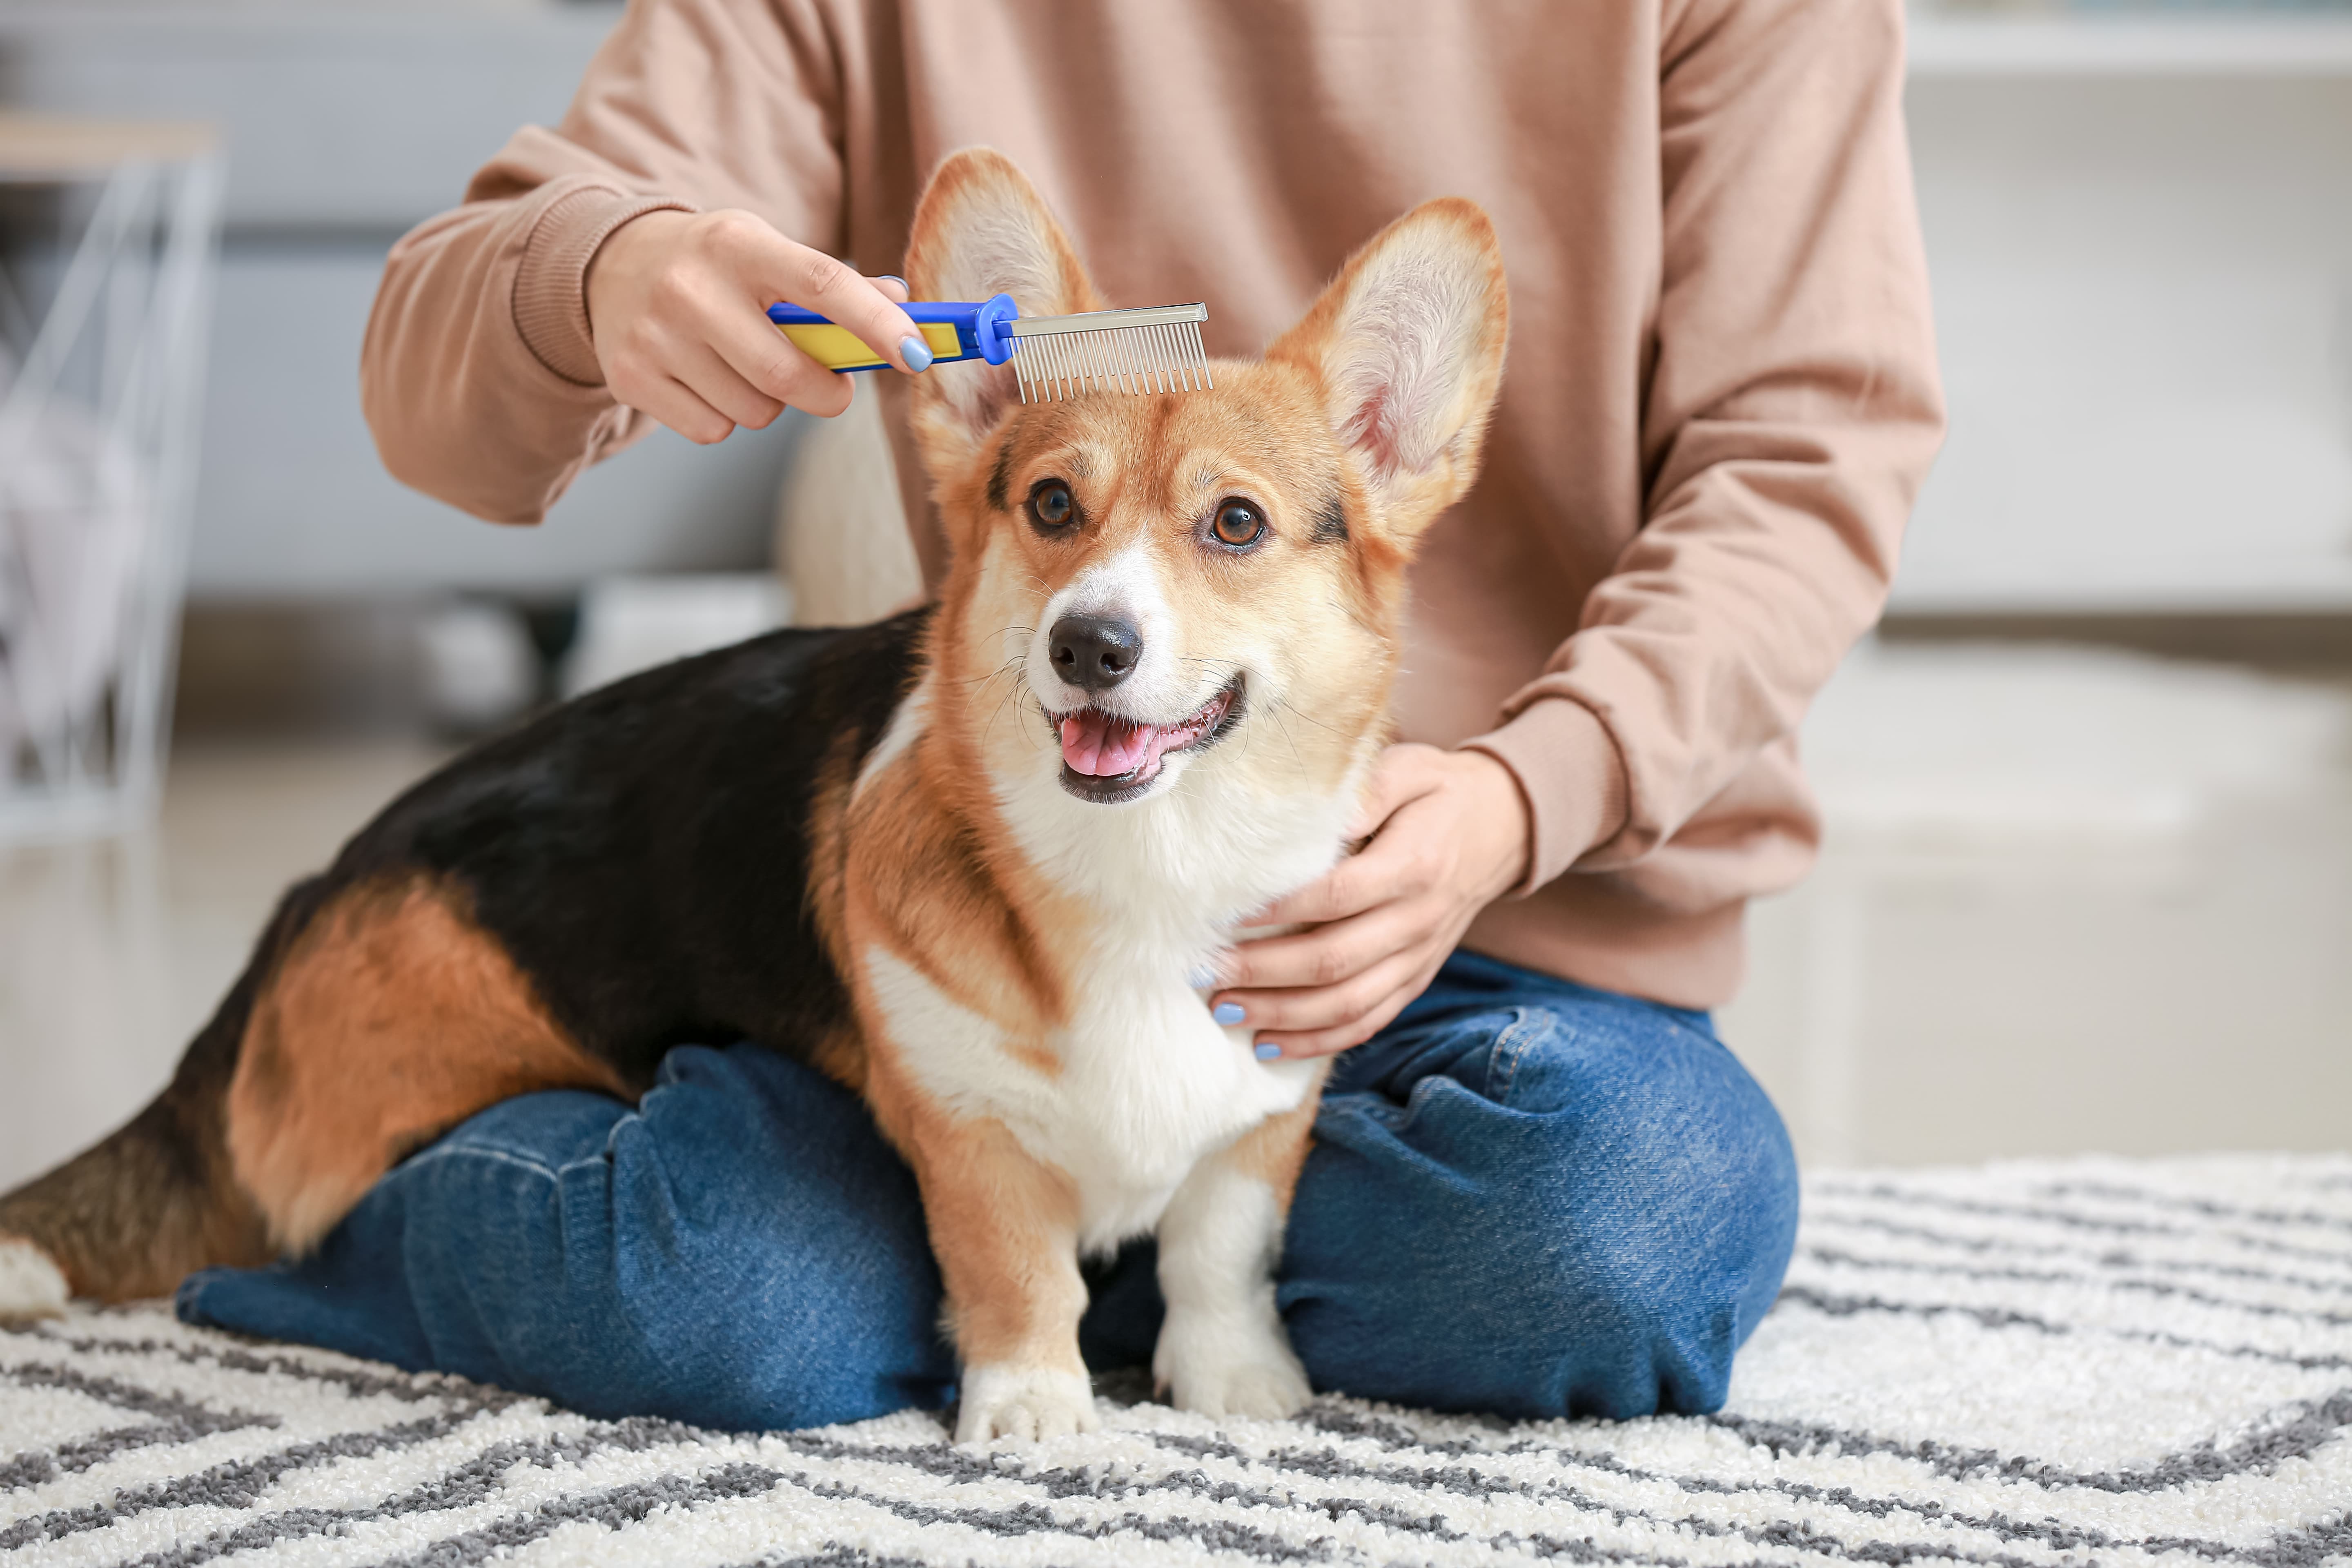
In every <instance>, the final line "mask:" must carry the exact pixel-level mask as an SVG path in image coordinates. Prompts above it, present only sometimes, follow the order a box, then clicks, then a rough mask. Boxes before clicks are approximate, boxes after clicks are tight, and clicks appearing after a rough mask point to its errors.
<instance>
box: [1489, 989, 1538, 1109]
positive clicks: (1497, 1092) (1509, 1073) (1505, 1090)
mask: <svg viewBox="0 0 2352 1568" xmlns="http://www.w3.org/2000/svg"><path fill="white" fill-rule="evenodd" d="M1540 1033H1542V1029H1541V1028H1540V1026H1538V1023H1537V1021H1536V1019H1535V1017H1534V1016H1533V1015H1532V1014H1530V1013H1529V1012H1528V1009H1527V1008H1525V1007H1514V1008H1512V1009H1511V1021H1510V1022H1509V1023H1507V1024H1506V1025H1504V1026H1503V1027H1502V1031H1501V1033H1499V1034H1497V1035H1496V1037H1495V1044H1494V1046H1493V1047H1492V1048H1490V1049H1489V1050H1488V1051H1487V1053H1486V1089H1485V1093H1486V1098H1487V1100H1490V1101H1492V1102H1493V1103H1495V1104H1496V1105H1500V1106H1505V1107H1507V1106H1509V1104H1510V1103H1511V1090H1512V1089H1513V1088H1514V1087H1516V1086H1517V1083H1518V1079H1519V1063H1520V1061H1521V1060H1523V1059H1524V1058H1526V1056H1527V1054H1528V1047H1529V1046H1531V1045H1533V1044H1534V1043H1535V1040H1536V1037H1537V1036H1538V1035H1539V1034H1540Z"/></svg>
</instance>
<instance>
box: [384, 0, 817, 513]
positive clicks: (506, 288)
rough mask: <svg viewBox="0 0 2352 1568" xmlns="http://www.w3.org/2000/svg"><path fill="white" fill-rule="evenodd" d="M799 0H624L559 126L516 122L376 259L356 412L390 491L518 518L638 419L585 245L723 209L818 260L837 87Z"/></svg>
mask: <svg viewBox="0 0 2352 1568" xmlns="http://www.w3.org/2000/svg"><path fill="white" fill-rule="evenodd" d="M831 32H832V29H830V28H828V27H827V26H825V25H824V18H823V17H822V16H819V15H817V13H816V10H815V0H807V3H806V4H800V3H794V0H779V3H777V4H774V5H769V4H757V3H750V0H632V3H631V5H630V6H629V8H628V11H627V13H626V14H625V16H623V18H622V20H621V22H620V23H619V25H618V26H616V27H615V28H614V32H613V34H612V36H611V37H609V38H607V39H606V40H605V42H604V47H602V48H601V49H600V50H598V52H597V54H596V58H595V59H594V60H593V62H592V63H591V64H590V66H589V68H588V73H587V75H586V77H585V79H583V81H582V83H581V86H580V90H579V93H578V95H577V96H576V97H575V98H574V99H573V100H572V108H571V110H570V111H569V112H568V113H567V114H566V115H565V117H564V120H563V122H562V125H561V126H559V127H558V128H557V129H555V130H553V131H549V130H546V129H543V128H541V127H538V126H526V127H525V128H524V129H523V130H521V131H520V132H517V133H516V134H515V136H514V137H513V139H512V140H510V141H509V142H508V143H507V145H506V146H505V147H504V148H503V149H502V150H500V152H499V154H498V156H497V157H495V158H493V159H492V160H491V161H490V162H489V163H488V164H486V165H484V166H483V168H482V169H481V170H480V171H479V172H478V174H475V176H474V178H473V182H472V184H470V185H469V186H468V187H467V192H466V200H465V205H462V206H459V207H457V209H456V210H454V211H451V212H447V213H444V214H442V215H441V216H438V217H435V218H431V219H428V220H426V221H425V223H422V224H420V225H418V226H416V227H415V229H412V230H411V231H410V232H409V233H408V234H406V235H405V236H404V237H402V238H401V240H400V242H399V243H398V244H396V245H394V247H393V249H392V253H391V255H390V257H389V258H387V260H386V262H385V266H384V275H383V282H382V283H381V284H380V285H379V286H378V289H377V291H376V299H375V308H374V310H373V312H372V313H371V315H370V317H369V320H368V329H367V336H366V339H365V342H364V344H363V346H362V350H361V356H360V401H361V406H362V410H363V411H364V413H365V414H366V416H367V422H368V427H369V429H370V430H371V431H372V432H373V434H374V437H375V443H376V450H377V452H378V454H379V455H380V456H381V457H382V458H383V464H384V467H385V468H387V469H389V470H390V471H391V472H392V474H393V476H394V478H395V479H399V480H401V481H402V482H403V483H404V484H407V485H411V486H414V487H415V489H420V490H423V491H425V493H426V494H427V495H431V496H434V497H436V498H438V499H439V500H445V501H447V502H448V503H449V504H451V505H452V506H456V507H460V508H462V509H464V510H467V511H469V512H472V513H473V514H474V515H476V516H477V517H481V518H486V519H488V520H489V521H494V522H536V521H539V520H540V519H541V518H542V517H544V516H545V515H546V514H547V510H548V508H549V507H551V506H552V505H553V504H554V502H555V500H556V499H557V498H558V497H559V496H561V495H562V493H563V491H564V489H566V488H567V487H568V486H569V485H570V484H571V483H572V479H574V478H575V477H576V476H577V475H578V474H579V472H580V470H581V469H583V468H586V467H587V466H588V465H589V464H590V463H593V462H594V461H596V460H597V459H598V458H603V457H604V456H605V455H606V454H608V453H610V452H612V451H614V450H616V449H618V448H619V447H623V446H625V445H626V444H627V443H628V442H630V441H632V440H634V439H635V438H636V437H638V436H639V435H641V434H643V433H644V431H645V430H646V428H648V427H649V421H647V420H646V418H645V417H644V416H641V415H638V414H636V413H635V411H633V410H630V409H626V408H624V407H622V406H620V405H618V404H616V403H615V402H614V400H613V396H612V394H611V393H610V392H609V391H607V390H606V389H605V387H604V384H603V377H602V374H601V373H600V371H599V370H598V367H597V363H596V353H595V348H594V345H593V342H592V341H591V339H590V336H589V327H588V312H587V306H586V301H585V296H584V293H583V286H584V282H585V279H586V276H587V271H588V263H589V261H590V260H591V259H592V258H593V257H594V255H595V253H596V247H598V246H599V245H601V244H602V243H603V242H604V237H606V236H607V235H609V234H611V233H612V232H613V231H614V229H616V228H618V227H619V226H621V225H623V224H625V223H626V222H628V221H629V220H630V219H631V218H634V217H637V216H642V215H643V214H645V213H647V212H652V211H656V210H659V209H663V208H671V209H677V210H680V211H689V212H690V211H696V210H703V209H709V208H714V207H723V206H733V207H743V208H747V209H749V210H751V211H753V212H756V213H759V214H760V215H761V216H763V217H765V218H767V219H768V220H769V221H770V222H771V223H772V224H774V225H775V226H777V227H778V228H779V229H781V230H782V232H783V233H785V234H787V235H789V236H791V237H793V238H795V239H798V240H800V241H801V242H802V243H803V244H805V245H810V246H814V247H817V248H819V249H822V250H828V251H832V252H834V253H835V254H838V253H839V250H840V247H841V231H842V216H843V215H842V188H843V178H842V157H841V153H840V146H841V136H840V127H839V114H838V104H839V102H840V90H839V88H840V81H839V73H838V68H837V65H836V62H835V54H834V49H833V47H832V41H831V36H830V35H831Z"/></svg>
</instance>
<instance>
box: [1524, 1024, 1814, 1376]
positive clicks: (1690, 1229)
mask: <svg viewBox="0 0 2352 1568" xmlns="http://www.w3.org/2000/svg"><path fill="white" fill-rule="evenodd" d="M1625 1005H1629V1006H1633V1007H1642V1006H1644V1005H1643V1004H1640V1003H1628V1004H1625ZM1666 1017H1667V1018H1668V1020H1669V1021H1670V1022H1669V1026H1667V1027H1664V1028H1659V1027H1657V1026H1655V1024H1654V1023H1652V1025H1651V1026H1649V1027H1644V1028H1642V1029H1638V1030H1624V1031H1622V1032H1621V1031H1605V1032H1603V1033H1602V1035H1601V1038H1599V1039H1595V1038H1593V1037H1592V1031H1591V1029H1590V1028H1589V1027H1588V1026H1583V1025H1582V1024H1580V1022H1579V1021H1576V1020H1571V1019H1564V1018H1562V1017H1559V1016H1556V1015H1555V1016H1549V1017H1546V1016H1541V1015H1538V1019H1539V1020H1540V1022H1536V1021H1531V1023H1533V1024H1534V1026H1532V1027H1529V1028H1528V1029H1527V1035H1528V1037H1527V1038H1526V1039H1525V1040H1524V1042H1523V1043H1522V1045H1521V1046H1520V1048H1519V1051H1518V1058H1519V1059H1518V1061H1517V1065H1516V1067H1515V1068H1514V1070H1513V1073H1512V1077H1511V1097H1510V1102H1511V1105H1512V1107H1513V1108H1514V1109H1516V1110H1518V1111H1519V1112H1520V1113H1522V1114H1525V1115H1530V1116H1534V1117H1538V1118H1539V1119H1540V1120H1541V1122H1542V1124H1543V1127H1544V1131H1543V1134H1542V1137H1541V1139H1540V1142H1541V1145H1542V1157H1543V1160H1544V1167H1545V1172H1546V1175H1545V1176H1543V1177H1539V1178H1538V1183H1540V1184H1543V1185H1545V1186H1548V1187H1549V1200H1550V1201H1549V1202H1542V1203H1539V1204H1538V1216H1539V1218H1540V1221H1541V1224H1542V1226H1543V1227H1544V1228H1543V1230H1542V1231H1541V1232H1540V1233H1539V1235H1538V1237H1531V1238H1530V1239H1531V1241H1533V1242H1534V1243H1535V1245H1533V1246H1530V1247H1528V1248H1527V1249H1526V1251H1525V1253H1524V1255H1523V1257H1524V1262H1525V1264H1526V1266H1527V1267H1528V1268H1529V1269H1530V1270H1531V1272H1532V1275H1533V1278H1534V1284H1533V1287H1532V1288H1533V1289H1535V1290H1537V1291H1538V1292H1540V1293H1541V1294H1543V1295H1545V1296H1548V1297H1549V1298H1550V1299H1552V1300H1556V1301H1558V1302H1559V1303H1561V1304H1562V1305H1564V1306H1566V1307H1569V1308H1570V1310H1568V1311H1565V1312H1561V1313H1559V1314H1557V1315H1551V1316H1546V1317H1542V1318H1538V1319H1537V1320H1535V1321H1531V1322H1530V1323H1529V1324H1528V1339H1527V1344H1526V1354H1527V1358H1528V1365H1529V1366H1530V1367H1552V1368H1556V1369H1559V1376H1560V1378H1561V1386H1560V1388H1559V1390H1558V1391H1557V1392H1558V1394H1559V1408H1560V1409H1561V1411H1562V1412H1563V1413H1565V1412H1567V1411H1571V1410H1572V1411H1578V1412H1587V1411H1589V1412H1591V1413H1592V1414H1595V1415H1612V1416H1621V1417H1622V1416H1630V1415H1645V1414H1649V1413H1651V1412H1652V1411H1655V1410H1667V1411H1677V1412H1683V1413H1689V1414H1697V1413H1703V1412H1706V1411H1711V1410H1714V1409H1717V1407H1719V1406H1720V1405H1722V1404H1723V1400H1724V1395H1725V1394H1726V1393H1727V1390H1728V1387H1729V1384H1730V1381H1731V1363H1732V1356H1733V1352H1736V1351H1738V1348H1739V1347H1740V1345H1741V1344H1743V1343H1744V1342H1746V1341H1747V1339H1748V1335H1749V1333H1751V1332H1752V1331H1754V1330H1755V1327H1756V1325H1757V1323H1758V1321H1760V1320H1761V1319H1762V1317H1763V1315H1764V1313H1765V1312H1766V1311H1767V1310H1769V1308H1770V1307H1771V1305H1772V1301H1773V1300H1774V1298H1775V1297H1776V1296H1777V1295H1778V1294H1779V1291H1780V1279H1781V1276H1782V1274H1783V1272H1784V1271H1785V1270H1786V1268H1787V1267H1788V1262H1789V1255H1790V1250H1791V1248H1792V1247H1793V1246H1794V1244H1795V1239H1796V1223H1797V1164H1796V1156H1795V1152H1794V1151H1793V1150H1792V1149H1791V1148H1790V1144H1789V1138H1788V1133H1787V1131H1786V1129H1785V1128H1784V1127H1783V1126H1782V1124H1781V1121H1780V1116H1779V1113H1778V1112H1777V1111H1775V1110H1774V1109H1773V1107H1772V1104H1771V1101H1770V1100H1769V1098H1767V1097H1766V1095H1765V1093H1764V1091H1763V1089H1762V1088H1761V1087H1760V1086H1759V1085H1758V1084H1757V1083H1756V1081H1755V1079H1752V1078H1751V1077H1749V1076H1748V1072H1747V1070H1746V1068H1743V1067H1742V1066H1741V1065H1740V1064H1739V1061H1738V1058H1735V1057H1734V1056H1733V1055H1732V1054H1731V1053H1730V1051H1728V1050H1727V1048H1725V1047H1724V1046H1723V1045H1722V1044H1721V1043H1720V1042H1719V1041H1717V1039H1716V1038H1715V1037H1714V1036H1713V1035H1712V1033H1711V1032H1709V1031H1707V1030H1706V1029H1705V1028H1704V1027H1703V1026H1694V1025H1691V1024H1687V1023H1685V1022H1682V1021H1680V1020H1679V1019H1676V1018H1675V1016H1673V1015H1670V1014H1669V1015H1666ZM1547 1243H1549V1245H1547Z"/></svg>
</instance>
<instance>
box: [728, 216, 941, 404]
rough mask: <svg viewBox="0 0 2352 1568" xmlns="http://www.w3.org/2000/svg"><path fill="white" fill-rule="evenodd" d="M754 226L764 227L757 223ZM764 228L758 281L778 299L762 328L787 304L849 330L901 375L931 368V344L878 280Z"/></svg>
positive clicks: (765, 303) (763, 306) (764, 307)
mask: <svg viewBox="0 0 2352 1568" xmlns="http://www.w3.org/2000/svg"><path fill="white" fill-rule="evenodd" d="M751 221H752V222H753V223H755V224H756V223H759V220H758V219H756V218H754V219H752V220H751ZM759 226H760V228H761V230H762V231H764V233H763V235H761V236H756V237H754V238H755V239H756V240H757V242H758V244H757V250H756V267H757V270H756V271H755V272H754V273H753V274H752V276H753V277H755V278H756V279H758V280H759V282H760V284H761V288H762V290H763V291H765V292H769V293H772V295H773V299H771V300H765V301H763V302H762V303H761V306H760V311H761V313H762V315H761V322H762V325H764V324H765V320H764V312H765V311H766V310H767V307H768V305H769V304H772V303H773V302H774V301H775V300H783V301H785V302H787V303H789V304H793V305H798V306H799V307H800V308H801V309H803V310H814V311H815V312H816V313H817V314H818V315H820V316H823V317H824V319H825V320H826V321H832V322H834V323H835V324H836V325H839V326H844V327H847V328H848V329H849V330H850V331H852V332H854V333H856V335H857V337H858V338H859V339H860V340H861V341H863V342H865V344H866V346H867V347H868V348H870V349H872V350H873V351H874V352H875V353H878V354H880V355H881V356H882V357H883V358H884V359H887V360H888V361H889V362H890V363H892V364H893V365H895V366H897V367H898V369H900V370H903V371H909V372H913V371H921V370H926V369H929V366H930V363H931V350H930V345H929V344H928V343H926V342H924V341H923V338H922V334H921V333H920V332H919V331H917V330H916V327H915V321H914V318H913V317H911V316H909V315H908V314H907V312H906V311H904V310H900V309H899V308H898V301H897V300H893V299H891V298H890V297H889V296H888V295H887V294H885V293H884V292H883V291H882V290H881V289H878V288H877V287H875V285H874V283H873V281H872V279H868V278H866V276H865V275H863V274H862V273H860V272H859V271H858V270H857V269H856V268H854V267H851V266H850V265H849V264H848V263H846V262H843V261H836V260H835V259H834V258H832V257H830V256H827V255H826V254H825V253H824V251H822V250H812V249H810V248H809V247H807V246H805V245H798V244H795V243H793V241H792V240H789V239H786V238H784V237H783V236H782V235H780V234H778V233H776V231H775V230H774V229H772V228H769V227H768V226H766V225H765V224H760V225H759ZM803 357H805V356H803Z"/></svg>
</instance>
